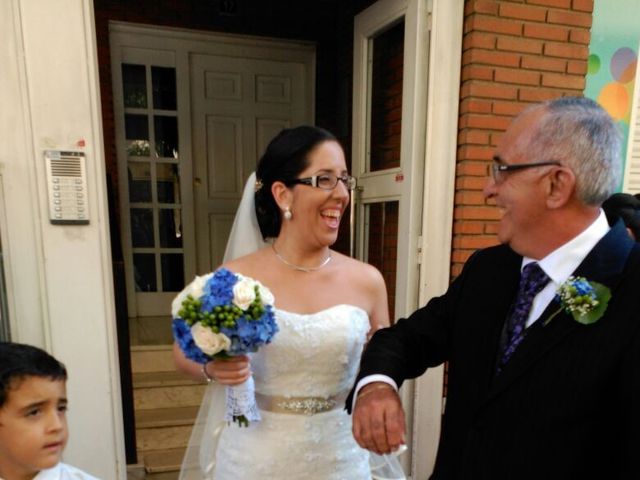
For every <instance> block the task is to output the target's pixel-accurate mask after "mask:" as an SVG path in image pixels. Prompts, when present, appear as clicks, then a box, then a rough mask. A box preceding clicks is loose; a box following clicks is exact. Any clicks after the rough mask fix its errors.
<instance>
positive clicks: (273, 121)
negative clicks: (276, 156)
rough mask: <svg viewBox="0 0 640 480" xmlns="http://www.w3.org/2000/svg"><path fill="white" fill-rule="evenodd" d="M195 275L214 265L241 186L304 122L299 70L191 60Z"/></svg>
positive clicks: (264, 63)
mask: <svg viewBox="0 0 640 480" xmlns="http://www.w3.org/2000/svg"><path fill="white" fill-rule="evenodd" d="M190 68H191V80H192V106H191V109H192V118H193V120H192V126H193V148H194V150H193V151H194V154H193V157H194V177H195V181H194V187H195V190H194V198H195V213H196V215H195V217H196V239H197V270H198V271H199V272H205V271H209V270H211V269H213V268H215V267H216V266H217V265H219V264H220V263H221V261H222V256H223V253H224V247H225V245H226V239H227V237H228V235H229V231H230V228H231V224H232V221H233V215H234V213H235V211H236V208H237V206H238V204H239V201H240V197H241V196H242V189H243V187H244V182H245V180H246V178H247V177H248V176H249V174H250V173H251V172H252V171H254V170H255V168H256V165H257V161H258V159H259V158H260V155H262V153H263V152H264V149H265V148H266V146H267V144H268V143H269V141H271V139H272V138H273V137H274V136H275V135H276V134H277V133H278V132H279V131H280V130H282V129H283V128H287V127H290V126H292V125H300V124H303V123H311V121H312V118H311V117H312V114H311V112H312V109H311V107H310V105H309V104H308V98H309V92H308V88H309V86H308V83H307V82H308V79H307V75H306V74H305V68H304V65H303V64H301V63H299V62H294V61H291V62H286V61H275V60H264V59H252V58H229V57H222V56H219V55H201V54H197V55H193V56H192V57H191V67H190Z"/></svg>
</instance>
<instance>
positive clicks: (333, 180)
mask: <svg viewBox="0 0 640 480" xmlns="http://www.w3.org/2000/svg"><path fill="white" fill-rule="evenodd" d="M338 180H340V181H341V182H342V183H344V186H345V187H347V190H353V189H355V188H356V183H357V182H356V179H355V177H352V176H351V175H340V176H338V175H334V174H333V173H323V174H322V175H312V176H310V177H305V178H295V179H293V180H289V181H287V182H286V183H287V185H296V184H299V183H301V184H303V185H310V186H312V187H316V188H321V189H322V190H333V189H334V188H336V185H338Z"/></svg>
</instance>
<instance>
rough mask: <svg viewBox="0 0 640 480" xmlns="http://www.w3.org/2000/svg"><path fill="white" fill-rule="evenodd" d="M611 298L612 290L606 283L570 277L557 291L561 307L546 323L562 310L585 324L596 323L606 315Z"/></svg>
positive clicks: (557, 298)
mask: <svg viewBox="0 0 640 480" xmlns="http://www.w3.org/2000/svg"><path fill="white" fill-rule="evenodd" d="M610 298H611V290H609V287H607V286H606V285H602V284H601V283H598V282H589V281H588V280H587V279H586V278H584V277H569V278H568V279H567V281H566V282H564V283H563V284H562V285H560V288H558V291H557V292H556V296H555V300H556V301H557V302H558V303H560V308H559V309H558V310H557V311H556V312H554V313H553V314H552V315H551V316H550V317H549V318H547V319H546V320H545V322H544V325H547V324H548V323H549V322H550V321H551V320H552V319H553V317H555V316H556V315H558V314H559V313H560V312H561V311H562V310H564V311H565V312H567V313H568V314H569V315H571V316H572V317H573V319H574V320H575V321H576V322H578V323H581V324H583V325H591V324H592V323H596V322H597V321H598V320H600V317H602V315H604V312H605V310H606V309H607V305H608V304H609V299H610Z"/></svg>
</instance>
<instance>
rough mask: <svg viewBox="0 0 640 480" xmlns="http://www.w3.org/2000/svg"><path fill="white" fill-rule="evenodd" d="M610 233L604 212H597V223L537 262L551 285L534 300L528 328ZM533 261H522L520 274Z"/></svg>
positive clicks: (531, 259)
mask: <svg viewBox="0 0 640 480" xmlns="http://www.w3.org/2000/svg"><path fill="white" fill-rule="evenodd" d="M609 229H610V228H609V223H608V222H607V217H606V216H605V214H604V212H603V211H602V210H600V215H599V216H598V218H597V219H596V221H595V222H593V223H592V224H591V225H589V227H588V228H587V229H586V230H584V231H583V232H582V233H580V234H579V235H578V236H577V237H574V238H573V239H571V240H569V241H568V242H567V243H565V244H564V245H562V246H561V247H560V248H557V249H556V250H554V251H553V252H551V253H550V254H549V255H547V256H546V257H544V258H543V259H541V260H538V261H537V262H538V265H540V268H542V270H543V271H544V273H546V274H547V276H548V277H549V278H550V279H551V281H550V282H549V283H548V284H547V286H546V287H544V288H543V289H542V291H541V292H540V293H539V294H538V295H536V296H535V298H534V299H533V305H532V306H531V311H530V312H529V318H528V319H527V327H528V326H530V325H531V324H532V323H533V322H535V321H536V320H537V319H538V318H539V317H540V315H542V313H543V312H544V310H545V309H546V308H547V306H548V305H549V304H550V303H551V300H553V297H555V295H556V291H557V290H558V288H559V287H560V285H562V284H563V283H564V282H566V281H567V279H568V278H569V277H570V276H571V274H572V273H573V272H574V271H575V270H576V268H578V266H579V265H580V264H581V263H582V261H583V260H584V259H585V257H586V256H587V255H588V254H589V252H590V251H591V250H592V249H593V247H595V246H596V243H598V242H599V241H600V239H602V237H604V236H605V235H606V234H607V232H608V231H609ZM535 261H536V260H535V259H533V258H529V257H524V258H523V259H522V267H521V270H520V271H522V268H524V267H525V265H527V264H529V263H531V262H535Z"/></svg>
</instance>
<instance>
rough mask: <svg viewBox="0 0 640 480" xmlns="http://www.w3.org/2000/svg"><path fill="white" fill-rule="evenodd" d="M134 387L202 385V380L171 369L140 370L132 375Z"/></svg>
mask: <svg viewBox="0 0 640 480" xmlns="http://www.w3.org/2000/svg"><path fill="white" fill-rule="evenodd" d="M132 381H133V388H134V389H135V388H153V387H177V386H182V385H201V384H203V382H202V381H196V380H192V379H191V378H189V377H187V376H186V375H184V374H182V373H180V372H176V371H175V370H170V371H166V372H165V371H159V372H140V373H134V374H133V375H132Z"/></svg>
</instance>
